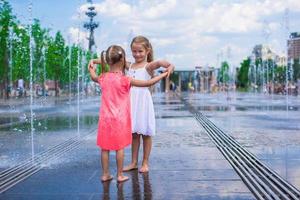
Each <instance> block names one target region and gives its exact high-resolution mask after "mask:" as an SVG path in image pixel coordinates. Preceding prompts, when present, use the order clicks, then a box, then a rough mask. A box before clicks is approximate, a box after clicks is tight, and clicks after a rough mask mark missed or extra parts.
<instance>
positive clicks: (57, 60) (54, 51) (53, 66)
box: [46, 32, 67, 96]
mask: <svg viewBox="0 0 300 200" xmlns="http://www.w3.org/2000/svg"><path fill="white" fill-rule="evenodd" d="M64 52H65V40H64V38H63V37H62V35H61V33H60V32H57V33H56V35H55V38H54V39H51V40H50V41H49V46H48V51H47V53H46V68H47V72H48V73H47V74H48V77H49V78H50V79H52V80H54V83H55V96H58V91H59V90H58V82H62V83H63V80H64V79H65V77H66V76H67V75H66V74H67V73H66V72H65V71H64V68H63V61H64Z"/></svg>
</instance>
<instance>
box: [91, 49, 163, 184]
mask: <svg viewBox="0 0 300 200" xmlns="http://www.w3.org/2000/svg"><path fill="white" fill-rule="evenodd" d="M94 64H101V65H102V67H103V66H105V65H106V64H108V65H109V66H110V71H109V72H106V73H102V74H101V75H100V76H97V74H96V69H95V68H94ZM125 65H126V60H125V51H124V50H123V48H122V47H120V46H117V45H112V46H110V47H109V48H108V49H107V50H106V52H105V56H104V52H102V53H101V60H99V59H96V60H91V61H90V63H89V66H88V69H89V72H90V75H91V79H92V80H93V81H95V82H98V83H99V85H100V87H101V89H102V96H101V107H100V114H99V125H98V135H97V145H98V146H99V147H100V148H101V164H102V170H103V174H102V177H101V180H102V181H109V180H111V179H112V178H113V177H112V176H111V175H110V173H109V151H110V150H114V151H116V161H117V181H118V182H122V181H126V180H128V177H127V176H124V175H123V173H122V168H123V160H124V148H125V147H126V146H128V145H130V144H131V141H132V134H131V113H130V110H131V109H130V93H129V91H130V87H131V86H136V87H148V86H150V85H153V84H155V83H156V82H158V81H159V80H161V79H162V78H163V77H165V76H166V75H167V72H165V73H162V74H161V75H159V76H157V77H155V78H153V79H150V80H148V81H142V80H135V79H133V78H130V77H126V76H125V75H124V70H125Z"/></svg>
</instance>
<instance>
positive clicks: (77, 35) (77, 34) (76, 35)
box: [68, 27, 88, 48]
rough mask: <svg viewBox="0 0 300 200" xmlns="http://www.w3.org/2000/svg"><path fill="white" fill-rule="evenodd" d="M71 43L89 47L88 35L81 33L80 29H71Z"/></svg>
mask: <svg viewBox="0 0 300 200" xmlns="http://www.w3.org/2000/svg"><path fill="white" fill-rule="evenodd" d="M68 33H69V37H70V42H71V43H73V44H78V43H79V44H80V45H81V46H82V47H84V48H87V47H88V40H87V38H88V33H86V32H83V31H80V30H79V28H75V27H70V28H69V30H68Z"/></svg>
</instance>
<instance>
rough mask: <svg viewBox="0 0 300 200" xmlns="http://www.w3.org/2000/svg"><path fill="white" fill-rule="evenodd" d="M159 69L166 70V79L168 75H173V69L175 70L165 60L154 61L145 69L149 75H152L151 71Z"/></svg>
mask: <svg viewBox="0 0 300 200" xmlns="http://www.w3.org/2000/svg"><path fill="white" fill-rule="evenodd" d="M159 67H164V68H166V69H167V70H166V71H167V72H168V75H167V77H169V76H170V74H171V73H173V71H174V68H175V66H174V65H173V64H171V63H169V62H168V61H166V60H156V61H152V62H150V63H149V64H148V65H147V67H146V69H147V70H148V72H149V74H152V73H153V71H154V70H156V69H158V68H159Z"/></svg>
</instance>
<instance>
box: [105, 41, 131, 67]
mask: <svg viewBox="0 0 300 200" xmlns="http://www.w3.org/2000/svg"><path fill="white" fill-rule="evenodd" d="M118 62H122V64H123V68H122V71H123V73H124V72H125V67H126V54H125V50H124V49H123V48H122V47H121V46H118V45H111V46H110V47H108V49H107V50H106V51H102V52H101V63H102V71H103V72H104V66H106V65H107V64H108V65H113V64H116V63H118Z"/></svg>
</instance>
